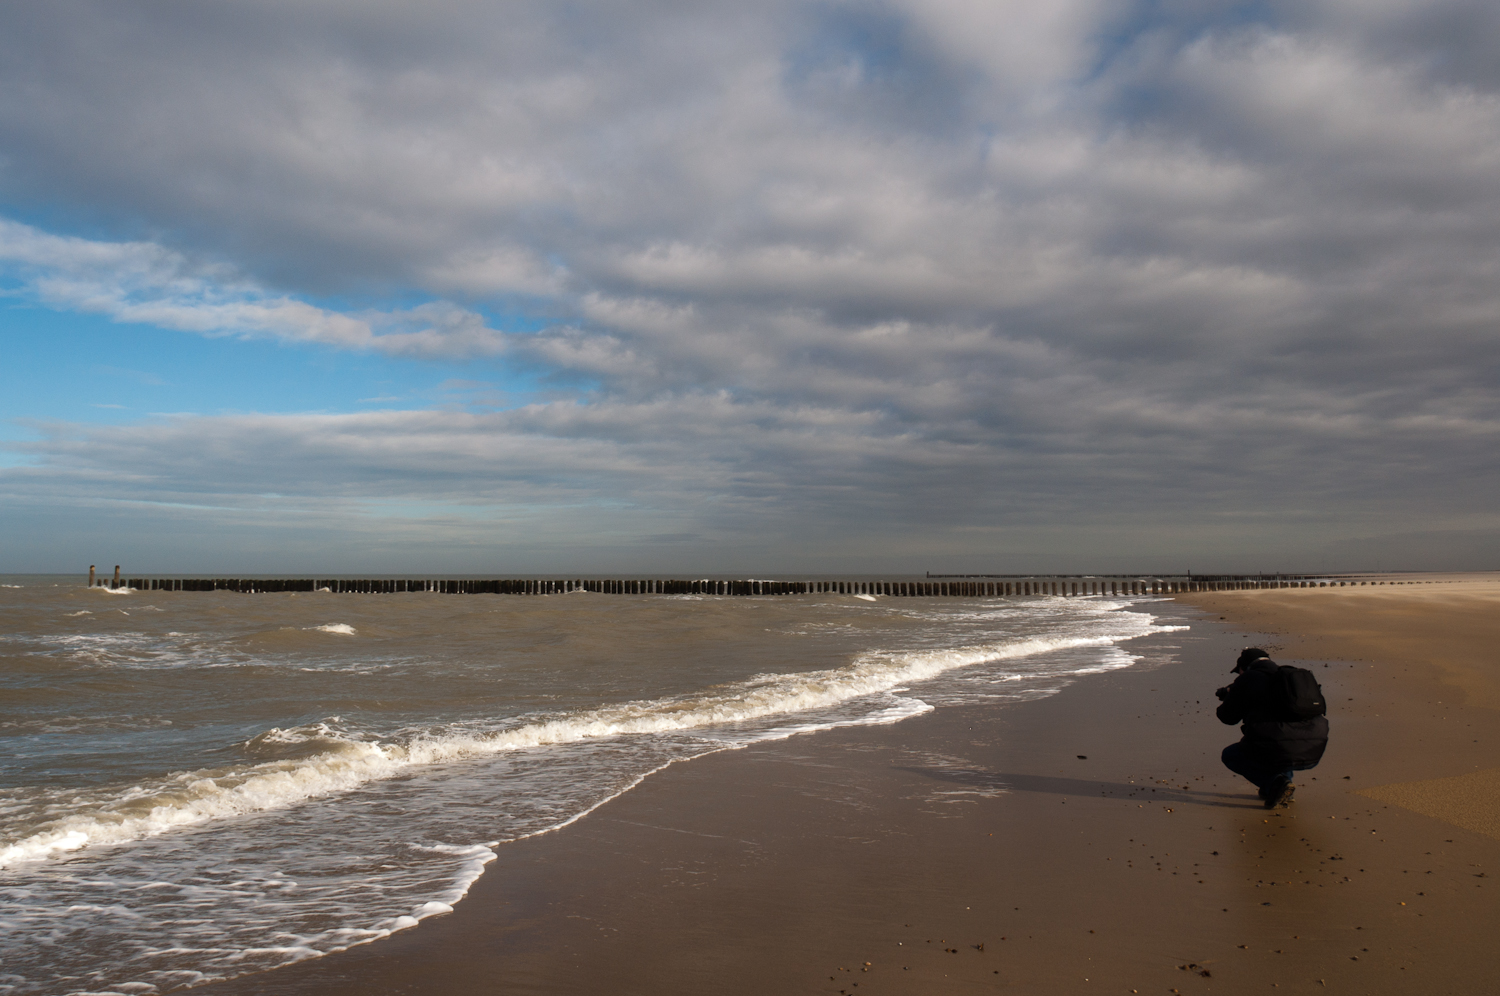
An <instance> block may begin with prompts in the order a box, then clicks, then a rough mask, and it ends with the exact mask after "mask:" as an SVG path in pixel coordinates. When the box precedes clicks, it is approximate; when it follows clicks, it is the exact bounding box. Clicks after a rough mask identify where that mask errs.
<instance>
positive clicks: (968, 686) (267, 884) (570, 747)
mask: <svg viewBox="0 0 1500 996" xmlns="http://www.w3.org/2000/svg"><path fill="white" fill-rule="evenodd" d="M794 580H795V579H794ZM1154 603H1155V600H1153V599H1152V598H1150V597H1149V596H1146V597H1140V596H1138V597H1133V598H1128V597H1109V596H1089V597H1073V598H1063V597H1024V598H907V597H885V596H879V597H877V596H868V595H837V594H822V595H777V596H752V597H747V596H734V597H716V596H707V595H613V594H595V593H590V592H585V591H574V592H569V593H566V594H554V595H544V596H541V595H539V596H519V595H490V594H478V595H451V594H434V593H425V592H423V593H418V592H410V593H401V594H333V593H331V592H327V591H319V592H304V593H280V594H236V593H231V592H223V591H219V592H164V591H135V590H129V589H119V590H111V589H109V588H103V587H92V588H91V587H89V586H88V585H87V582H86V579H84V578H72V577H60V576H55V575H48V576H14V575H12V576H0V993H6V994H15V996H62V994H82V993H90V994H93V993H120V994H138V993H162V992H169V991H171V990H174V989H180V988H184V987H190V986H193V985H198V984H202V983H205V982H209V981H214V980H218V979H225V978H232V977H235V976H241V975H245V974H248V973H252V972H258V971H264V970H267V969H271V968H274V967H276V966H279V965H285V964H288V963H291V962H295V961H300V960H303V959H307V958H316V957H320V956H322V955H324V954H328V953H330V952H333V951H338V950H341V949H343V948H348V947H350V946H353V945H358V944H368V943H379V942H380V940H381V939H382V938H385V937H389V936H390V935H391V934H393V933H394V932H396V931H400V930H405V929H408V928H410V927H412V926H414V925H416V924H417V923H418V922H419V921H420V920H422V919H423V918H425V917H429V916H437V915H441V914H444V913H449V912H451V911H452V910H453V908H454V907H455V906H456V905H458V904H459V903H461V902H462V900H463V898H464V895H465V893H466V892H467V891H468V890H469V887H470V886H471V885H472V884H473V883H474V881H475V880H476V879H478V878H479V876H480V875H482V874H484V871H485V866H486V864H487V863H488V862H490V861H492V860H493V859H494V858H495V856H496V852H497V850H498V849H499V848H503V847H505V846H506V845H507V844H508V843H510V842H513V841H517V840H521V839H523V838H526V837H530V836H533V835H536V834H544V833H551V832H554V831H558V830H561V829H562V828H564V827H566V826H568V824H570V823H573V822H574V821H576V820H580V819H584V818H586V817H587V816H588V814H589V813H590V812H592V811H593V810H595V809H597V808H598V807H600V806H601V805H604V804H605V803H607V802H609V800H611V799H614V798H616V797H618V796H620V795H621V794H622V793H625V792H629V791H630V790H631V789H632V788H633V787H635V786H636V785H639V784H640V783H641V782H642V781H643V780H644V779H647V778H649V777H651V775H652V774H653V773H655V772H658V771H661V770H662V769H663V768H665V767H667V766H668V765H671V764H676V763H681V762H685V761H689V760H691V759H693V758H696V757H700V756H702V755H705V754H708V753H712V752H715V751H723V750H734V749H737V748H742V747H745V746H747V745H750V744H755V743H760V742H764V741H767V740H775V739H780V738H786V737H794V736H816V734H817V733H818V731H820V730H828V729H833V728H836V727H851V726H865V725H880V724H891V723H900V722H903V721H905V720H908V719H911V718H912V717H915V716H920V715H922V714H923V713H926V712H928V711H930V710H933V709H942V708H945V707H951V706H955V705H962V704H967V703H975V702H981V701H992V702H1003V701H1022V700H1025V699H1028V698H1035V697H1038V696H1044V695H1049V694H1052V693H1054V692H1056V691H1057V690H1059V689H1060V688H1062V687H1064V686H1065V685H1067V684H1068V683H1070V682H1073V681H1079V680H1088V676H1090V675H1094V674H1099V673H1102V672H1106V671H1110V670H1113V669H1117V668H1125V667H1130V666H1132V665H1133V664H1135V663H1136V662H1137V660H1138V657H1137V656H1136V655H1134V654H1132V652H1131V643H1132V641H1133V640H1136V639H1138V638H1140V637H1143V636H1147V635H1149V634H1153V633H1160V632H1165V631H1169V630H1172V629H1180V628H1182V627H1180V626H1177V625H1173V624H1172V623H1173V622H1174V621H1175V620H1172V619H1167V618H1165V617H1163V616H1162V615H1161V614H1159V613H1158V612H1155V611H1153V607H1154Z"/></svg>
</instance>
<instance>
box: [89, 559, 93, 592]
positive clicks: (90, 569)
mask: <svg viewBox="0 0 1500 996" xmlns="http://www.w3.org/2000/svg"><path fill="white" fill-rule="evenodd" d="M93 586H94V565H93V564H90V565H89V587H90V588H92V587H93Z"/></svg>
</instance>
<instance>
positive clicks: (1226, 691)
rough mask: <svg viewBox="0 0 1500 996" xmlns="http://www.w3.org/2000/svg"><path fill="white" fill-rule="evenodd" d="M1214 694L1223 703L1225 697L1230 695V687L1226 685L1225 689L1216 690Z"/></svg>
mask: <svg viewBox="0 0 1500 996" xmlns="http://www.w3.org/2000/svg"><path fill="white" fill-rule="evenodd" d="M1214 694H1215V695H1217V696H1218V697H1219V701H1221V702H1222V701H1223V700H1224V697H1225V696H1226V695H1228V694H1229V686H1228V685H1225V686H1224V687H1223V688H1216V689H1214Z"/></svg>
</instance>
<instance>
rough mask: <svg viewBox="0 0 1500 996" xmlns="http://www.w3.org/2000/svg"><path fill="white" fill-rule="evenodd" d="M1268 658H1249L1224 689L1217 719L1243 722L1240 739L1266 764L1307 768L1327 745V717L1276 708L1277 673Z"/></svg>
mask: <svg viewBox="0 0 1500 996" xmlns="http://www.w3.org/2000/svg"><path fill="white" fill-rule="evenodd" d="M1277 667H1278V665H1277V664H1276V662H1275V661H1273V660H1270V659H1269V658H1264V657H1263V658H1261V659H1260V660H1257V661H1253V662H1251V663H1250V664H1249V665H1248V666H1247V667H1246V668H1245V670H1244V671H1242V672H1241V673H1240V676H1239V677H1238V678H1236V679H1234V684H1232V685H1230V686H1229V687H1228V688H1227V689H1225V690H1224V696H1223V698H1224V701H1223V702H1222V703H1221V704H1220V705H1219V709H1218V716H1219V722H1221V723H1228V724H1234V723H1243V724H1244V725H1243V726H1241V727H1240V732H1241V733H1243V734H1244V738H1243V739H1242V740H1241V743H1243V744H1245V746H1247V747H1249V748H1250V749H1251V750H1252V751H1254V752H1255V754H1256V756H1257V757H1259V758H1261V759H1262V760H1264V761H1265V762H1266V763H1268V764H1285V765H1286V766H1287V767H1288V768H1292V769H1299V770H1300V769H1303V768H1311V767H1312V766H1313V765H1315V764H1317V763H1318V761H1319V760H1320V759H1321V758H1322V757H1323V751H1324V749H1325V748H1326V747H1327V746H1328V718H1327V717H1326V716H1314V717H1313V718H1312V719H1291V718H1288V717H1287V716H1285V715H1284V714H1282V713H1281V711H1280V708H1279V706H1280V702H1281V695H1280V692H1279V685H1280V681H1281V676H1280V674H1279V672H1278V671H1277Z"/></svg>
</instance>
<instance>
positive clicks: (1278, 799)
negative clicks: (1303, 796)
mask: <svg viewBox="0 0 1500 996" xmlns="http://www.w3.org/2000/svg"><path fill="white" fill-rule="evenodd" d="M1295 791H1297V786H1295V785H1293V784H1292V780H1291V779H1290V778H1288V779H1285V780H1283V781H1279V782H1276V783H1275V784H1273V785H1272V786H1271V787H1270V788H1269V789H1267V790H1266V793H1265V795H1264V797H1263V798H1264V799H1265V800H1266V808H1267V809H1275V808H1276V807H1278V806H1280V807H1282V808H1285V807H1287V806H1290V805H1291V804H1292V793H1293V792H1295Z"/></svg>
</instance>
